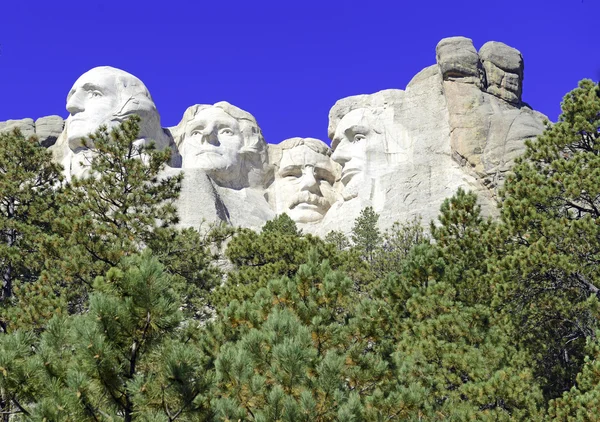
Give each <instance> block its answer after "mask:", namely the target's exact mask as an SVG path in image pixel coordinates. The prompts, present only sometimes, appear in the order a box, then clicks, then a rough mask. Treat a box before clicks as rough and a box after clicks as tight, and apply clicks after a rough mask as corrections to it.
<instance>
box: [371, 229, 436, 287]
mask: <svg viewBox="0 0 600 422" xmlns="http://www.w3.org/2000/svg"><path fill="white" fill-rule="evenodd" d="M381 238H382V240H381V244H380V246H379V247H378V248H376V250H375V252H374V258H373V263H372V267H373V270H374V271H375V273H376V276H377V277H378V278H384V277H385V276H386V275H387V274H389V273H391V272H400V271H401V269H402V265H403V261H404V259H406V257H407V256H408V254H409V253H410V250H411V249H412V248H413V247H414V246H416V245H418V244H420V243H423V242H428V238H427V236H426V234H425V230H424V229H423V226H422V225H421V219H420V218H415V219H413V220H410V221H407V222H404V223H400V222H398V221H396V222H394V224H392V226H391V227H389V228H388V229H387V230H385V231H384V232H383V235H382V236H381Z"/></svg>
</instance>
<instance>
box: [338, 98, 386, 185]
mask: <svg viewBox="0 0 600 422" xmlns="http://www.w3.org/2000/svg"><path fill="white" fill-rule="evenodd" d="M331 147H332V149H333V154H332V156H331V158H332V159H333V161H335V162H336V163H339V164H340V165H341V166H342V178H341V181H342V184H343V185H344V190H345V192H346V193H345V194H344V196H346V195H350V196H352V194H353V192H356V190H357V189H358V187H359V185H360V184H361V183H362V182H363V180H364V179H365V177H366V176H368V175H369V173H370V169H371V167H373V166H372V161H373V160H374V159H376V158H377V156H378V155H382V154H384V152H385V149H386V147H385V133H384V131H383V129H382V124H381V122H379V120H378V119H377V117H376V116H375V115H374V114H373V113H372V112H371V111H370V110H369V109H365V108H360V109H356V110H352V111H351V112H349V113H348V114H346V115H345V116H344V117H343V118H342V119H341V120H340V122H339V123H338V125H337V127H336V130H335V134H334V137H333V140H332V142H331Z"/></svg>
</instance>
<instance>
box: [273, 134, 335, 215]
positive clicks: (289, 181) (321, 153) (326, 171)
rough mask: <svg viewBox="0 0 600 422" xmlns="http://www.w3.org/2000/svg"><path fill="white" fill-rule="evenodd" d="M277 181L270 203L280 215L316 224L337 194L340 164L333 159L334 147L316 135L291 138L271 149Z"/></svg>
mask: <svg viewBox="0 0 600 422" xmlns="http://www.w3.org/2000/svg"><path fill="white" fill-rule="evenodd" d="M269 153H270V157H269V158H270V160H269V161H270V162H271V163H273V165H274V167H275V169H274V180H273V184H272V185H271V187H270V188H269V202H270V203H271V205H272V206H273V208H274V209H275V212H276V213H277V214H283V213H286V214H288V215H289V216H290V218H292V220H294V221H296V222H297V223H313V222H316V221H319V220H321V219H322V218H323V216H324V215H325V213H327V211H328V210H329V208H330V207H331V205H332V204H333V203H334V202H335V201H336V199H337V195H336V192H335V190H334V185H335V183H336V181H337V180H338V179H339V173H340V169H339V165H337V164H336V163H335V162H334V161H333V160H332V159H331V149H329V147H328V146H327V144H325V143H324V142H322V141H320V140H318V139H313V138H291V139H287V140H285V141H283V142H281V143H280V144H278V145H273V146H272V147H271V148H270V150H269Z"/></svg>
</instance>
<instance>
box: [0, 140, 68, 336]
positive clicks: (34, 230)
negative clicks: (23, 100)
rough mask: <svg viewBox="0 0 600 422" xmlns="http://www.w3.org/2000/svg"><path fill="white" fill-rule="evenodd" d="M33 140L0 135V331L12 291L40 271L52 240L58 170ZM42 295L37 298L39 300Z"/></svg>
mask: <svg viewBox="0 0 600 422" xmlns="http://www.w3.org/2000/svg"><path fill="white" fill-rule="evenodd" d="M50 159H51V157H50V154H49V153H48V152H47V151H46V150H45V149H44V148H42V147H41V146H40V145H39V144H38V142H37V140H36V139H35V138H30V139H25V137H24V136H23V135H22V134H21V133H20V132H19V131H18V130H15V131H14V132H12V133H0V239H2V240H1V241H0V273H1V289H0V311H1V312H2V314H0V332H5V331H6V330H7V328H8V327H7V325H8V319H10V316H9V315H7V313H8V314H10V309H9V308H10V307H11V305H12V304H13V303H14V301H15V299H14V297H13V296H14V294H15V290H17V291H18V290H19V289H23V288H26V287H27V285H28V284H30V283H32V282H34V281H35V280H36V279H37V278H38V277H39V275H40V273H41V271H42V269H43V264H44V253H43V245H44V244H46V243H48V242H49V241H50V238H51V230H50V219H51V217H52V214H53V213H54V212H56V209H57V195H58V193H59V190H60V189H59V185H60V182H61V180H62V177H61V168H60V166H59V165H57V164H54V163H52V162H51V161H50ZM38 299H41V298H38Z"/></svg>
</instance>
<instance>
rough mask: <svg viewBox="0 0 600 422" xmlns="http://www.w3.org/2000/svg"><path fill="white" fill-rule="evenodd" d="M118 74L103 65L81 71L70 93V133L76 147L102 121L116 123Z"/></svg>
mask: <svg viewBox="0 0 600 422" xmlns="http://www.w3.org/2000/svg"><path fill="white" fill-rule="evenodd" d="M118 102H119V101H118V92H117V86H116V83H115V75H114V74H112V73H111V72H109V71H106V70H105V69H103V68H96V69H92V70H90V71H89V72H86V73H84V74H83V75H81V77H80V78H79V79H77V81H76V82H75V83H74V84H73V87H72V88H71V90H70V91H69V95H68V96H67V111H68V112H69V117H68V118H67V128H68V131H67V134H68V142H69V147H70V148H71V149H72V150H73V151H76V150H78V149H79V148H81V147H82V143H81V141H82V139H84V138H85V137H87V136H88V135H89V134H90V133H93V132H95V131H96V129H98V127H99V126H101V125H107V126H109V128H110V127H113V126H116V125H117V123H118V122H116V121H114V120H113V116H114V115H115V114H116V112H117V109H118V107H119V104H118Z"/></svg>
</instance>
